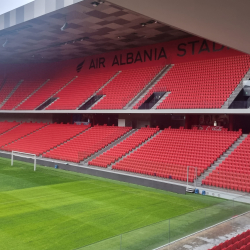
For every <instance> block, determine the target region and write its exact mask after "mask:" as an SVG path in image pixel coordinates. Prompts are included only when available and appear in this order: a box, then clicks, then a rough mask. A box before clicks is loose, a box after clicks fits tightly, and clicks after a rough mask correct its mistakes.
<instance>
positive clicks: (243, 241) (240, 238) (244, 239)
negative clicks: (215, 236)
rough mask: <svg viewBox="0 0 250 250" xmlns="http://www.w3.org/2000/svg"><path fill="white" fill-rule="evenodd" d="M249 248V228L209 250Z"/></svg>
mask: <svg viewBox="0 0 250 250" xmlns="http://www.w3.org/2000/svg"><path fill="white" fill-rule="evenodd" d="M237 249H239V250H250V230H247V231H246V232H244V233H242V234H238V235H237V236H235V237H233V238H231V239H230V240H226V241H225V242H223V243H221V244H219V245H218V246H214V247H213V248H210V249H209V250H237Z"/></svg>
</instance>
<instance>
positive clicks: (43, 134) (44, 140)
mask: <svg viewBox="0 0 250 250" xmlns="http://www.w3.org/2000/svg"><path fill="white" fill-rule="evenodd" d="M88 128H89V126H86V125H71V124H49V125H47V126H45V127H43V128H41V129H40V130H38V131H36V132H35V133H31V134H30V135H28V136H26V137H24V138H22V139H20V140H18V141H15V142H13V143H11V144H8V145H6V146H4V147H2V149H3V150H6V151H12V150H14V151H19V152H25V153H31V154H36V155H41V154H43V153H45V152H46V151H48V150H51V149H53V148H54V147H57V146H58V145H60V144H62V143H64V142H66V141H67V140H70V139H71V138H72V137H74V136H76V135H78V134H79V133H81V132H83V131H84V130H86V129H88Z"/></svg>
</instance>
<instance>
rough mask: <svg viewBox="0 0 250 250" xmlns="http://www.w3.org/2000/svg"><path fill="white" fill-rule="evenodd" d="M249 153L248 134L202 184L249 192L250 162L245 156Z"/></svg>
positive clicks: (249, 139)
mask: <svg viewBox="0 0 250 250" xmlns="http://www.w3.org/2000/svg"><path fill="white" fill-rule="evenodd" d="M249 153H250V136H249V135H248V136H247V137H246V138H245V139H244V140H243V141H242V143H241V144H240V145H239V146H238V147H237V148H236V149H235V150H234V151H233V152H232V153H231V154H230V155H229V156H228V157H227V158H226V159H225V160H224V161H223V162H222V163H221V164H220V165H219V166H218V167H217V168H216V169H215V170H213V171H212V172H211V173H210V174H209V175H208V176H207V177H206V178H205V179H204V180H202V184H203V185H209V186H215V187H220V188H227V189H233V190H238V191H244V192H249V191H250V180H249V179H248V178H246V177H247V176H248V175H249V174H250V168H249V166H250V162H249V159H248V158H247V157H246V156H247V155H249ZM231 177H233V178H231Z"/></svg>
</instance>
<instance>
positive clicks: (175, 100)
mask: <svg viewBox="0 0 250 250" xmlns="http://www.w3.org/2000/svg"><path fill="white" fill-rule="evenodd" d="M249 68H250V56H249V55H243V56H234V57H226V58H218V59H211V60H204V61H194V62H187V63H179V64H175V65H174V66H173V67H172V68H171V69H170V70H169V72H168V73H167V74H166V75H165V76H164V77H162V79H161V80H160V81H159V82H158V83H157V84H156V85H155V86H154V87H153V88H152V89H151V90H150V91H149V92H148V93H147V94H146V95H145V96H144V98H142V99H141V100H140V101H139V102H138V103H137V104H136V105H135V106H134V109H136V108H138V107H140V106H141V105H142V104H143V103H144V102H145V101H146V100H147V99H148V98H149V97H150V96H151V95H152V94H153V93H154V92H170V94H169V95H168V96H167V97H166V98H165V99H164V100H163V101H162V102H161V103H160V105H159V106H158V107H157V109H192V108H193V109H201V108H202V109H207V108H209V109H210V108H221V106H222V105H223V104H224V103H225V101H226V100H227V99H228V97H229V96H230V95H231V93H232V92H233V91H234V89H235V88H236V87H237V86H238V84H239V83H240V81H241V80H242V78H243V77H244V76H245V74H246V73H247V71H248V70H249Z"/></svg>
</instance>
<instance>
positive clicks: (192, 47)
mask: <svg viewBox="0 0 250 250" xmlns="http://www.w3.org/2000/svg"><path fill="white" fill-rule="evenodd" d="M225 48H226V49H229V48H228V47H225V46H224V45H219V44H217V43H215V42H212V43H209V42H208V41H207V40H206V39H203V40H202V41H199V40H195V41H190V42H187V43H180V44H178V53H177V56H180V57H183V56H186V55H187V53H188V54H192V55H195V54H200V53H202V52H208V53H210V52H218V51H221V50H223V49H225Z"/></svg>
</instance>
